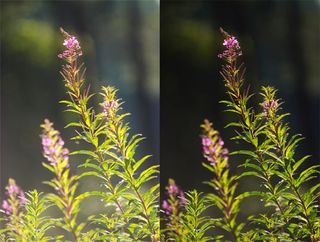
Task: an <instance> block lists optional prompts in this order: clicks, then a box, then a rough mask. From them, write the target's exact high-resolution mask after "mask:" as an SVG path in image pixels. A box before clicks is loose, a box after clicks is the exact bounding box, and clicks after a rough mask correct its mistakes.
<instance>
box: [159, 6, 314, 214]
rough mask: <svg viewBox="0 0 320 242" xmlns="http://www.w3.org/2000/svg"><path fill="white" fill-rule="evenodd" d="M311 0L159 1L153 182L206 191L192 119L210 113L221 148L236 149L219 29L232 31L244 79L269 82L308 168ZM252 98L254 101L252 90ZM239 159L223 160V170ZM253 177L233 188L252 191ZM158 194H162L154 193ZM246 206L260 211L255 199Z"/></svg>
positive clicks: (311, 111) (310, 144)
mask: <svg viewBox="0 0 320 242" xmlns="http://www.w3.org/2000/svg"><path fill="white" fill-rule="evenodd" d="M319 6H320V3H319V1H161V9H160V12H161V15H160V26H161V35H160V49H161V51H160V66H161V72H160V73H161V82H160V89H161V114H160V123H161V136H160V140H161V184H162V191H163V190H164V187H165V184H167V182H168V178H169V177H172V178H174V179H175V180H176V183H177V184H179V185H180V186H181V187H182V189H184V190H190V189H193V188H199V189H201V190H202V191H209V190H210V188H209V187H208V186H207V185H204V184H203V183H202V182H203V181H206V180H209V179H210V176H211V175H210V173H209V172H208V171H207V170H206V169H205V168H203V167H202V165H201V163H202V162H204V161H205V159H204V158H203V157H202V154H201V144H200V137H199V135H200V133H201V129H200V124H201V123H202V122H203V120H204V119H205V118H208V119H210V120H211V121H212V122H213V124H214V127H215V129H218V130H219V131H220V133H221V135H222V138H223V139H224V141H225V145H226V147H228V149H229V150H231V151H232V150H235V149H241V147H242V146H241V145H240V144H235V143H234V142H232V141H230V140H229V139H230V138H231V137H232V136H233V135H234V132H233V129H232V128H227V129H224V126H225V125H226V124H227V123H228V122H230V121H231V120H236V118H237V117H236V116H233V115H231V114H229V113H225V112H223V111H224V110H225V106H224V105H223V104H219V101H220V100H222V99H226V98H227V95H226V94H225V88H224V83H223V81H222V78H221V77H220V75H219V70H220V69H221V65H222V64H223V62H222V61H221V60H220V59H219V58H218V57H217V55H218V54H219V53H221V52H222V51H223V46H222V43H223V37H222V35H221V34H220V32H219V27H223V28H224V29H225V30H226V31H228V32H229V33H230V34H232V35H235V36H236V37H237V38H238V40H239V42H240V45H241V46H242V50H243V57H242V58H241V59H242V60H243V61H244V63H245V65H246V67H247V72H246V83H247V84H249V85H250V86H251V90H252V91H256V92H259V90H260V87H261V85H272V86H275V87H276V88H277V89H278V90H279V92H278V96H279V97H281V98H282V99H283V100H284V101H285V103H284V105H283V108H284V109H285V111H286V112H289V113H291V116H289V117H288V118H287V119H286V120H287V121H288V122H289V123H290V127H291V134H295V133H301V134H303V136H304V137H306V139H305V140H304V141H303V142H301V145H300V147H299V149H298V153H297V157H301V156H302V155H304V154H311V155H312V158H311V159H309V161H308V164H307V165H308V166H310V165H312V164H316V163H318V162H319V158H320V150H319V147H320V139H319V137H320V129H319V121H320V103H319V100H320V80H319V78H320V69H319V63H320V62H319V54H320V51H319V43H320V28H319V19H320V18H319V17H320V16H319ZM253 102H256V103H258V102H261V99H260V97H259V95H257V96H256V97H254V98H253ZM241 162H243V160H239V159H237V160H235V159H231V161H230V163H231V168H232V169H233V172H236V171H237V169H236V167H237V166H238V165H239V164H241ZM257 181H258V180H257V179H254V178H251V179H250V178H247V177H246V179H244V180H243V181H242V182H241V183H240V186H239V189H240V190H248V189H249V190H252V189H260V188H259V183H258V182H257ZM163 195H164V193H162V196H163ZM246 205H250V206H246V209H245V210H246V212H248V213H250V214H252V213H254V212H257V211H258V210H259V209H261V206H260V204H259V201H258V200H257V199H254V200H250V201H248V202H247V203H246Z"/></svg>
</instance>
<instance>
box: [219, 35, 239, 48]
mask: <svg viewBox="0 0 320 242" xmlns="http://www.w3.org/2000/svg"><path fill="white" fill-rule="evenodd" d="M223 45H224V46H225V47H226V48H227V49H238V50H240V45H239V42H238V40H237V39H236V38H235V37H234V36H230V37H229V38H227V39H225V40H224V41H223Z"/></svg>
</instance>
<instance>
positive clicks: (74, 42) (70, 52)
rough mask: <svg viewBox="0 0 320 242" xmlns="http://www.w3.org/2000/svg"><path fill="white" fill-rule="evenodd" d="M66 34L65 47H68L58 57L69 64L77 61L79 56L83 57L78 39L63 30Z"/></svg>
mask: <svg viewBox="0 0 320 242" xmlns="http://www.w3.org/2000/svg"><path fill="white" fill-rule="evenodd" d="M61 31H62V33H63V34H64V37H65V39H64V41H63V46H65V47H66V50H64V51H63V52H62V53H61V54H59V55H58V57H59V58H61V59H65V60H66V61H68V62H69V63H71V62H73V61H75V59H77V58H78V57H79V56H82V50H81V46H80V43H79V41H78V39H77V38H76V37H75V36H72V35H70V34H69V33H67V32H66V31H64V30H61Z"/></svg>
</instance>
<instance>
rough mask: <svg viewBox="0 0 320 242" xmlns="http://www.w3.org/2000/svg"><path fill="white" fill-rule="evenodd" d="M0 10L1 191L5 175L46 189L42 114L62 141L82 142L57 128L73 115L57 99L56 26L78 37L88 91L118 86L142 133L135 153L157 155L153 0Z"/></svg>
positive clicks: (9, 4)
mask: <svg viewBox="0 0 320 242" xmlns="http://www.w3.org/2000/svg"><path fill="white" fill-rule="evenodd" d="M0 16H1V17H0V19H1V160H0V165H1V166H0V169H1V172H0V181H1V183H0V187H1V194H2V195H3V194H4V187H5V185H6V184H7V181H8V178H9V177H13V178H14V179H16V181H17V183H18V184H19V185H20V186H21V187H22V188H23V189H24V190H29V189H34V188H37V189H39V190H42V191H47V190H50V188H49V187H48V186H46V185H44V184H42V183H41V182H42V181H44V180H48V179H50V177H51V174H49V172H48V171H47V170H46V169H45V168H43V167H42V165H41V162H43V161H45V159H44V158H43V157H42V147H41V142H40V141H41V140H40V133H41V129H40V124H41V123H42V122H43V120H44V118H49V119H50V120H51V121H52V122H54V124H55V128H56V129H58V130H60V131H61V134H62V137H63V138H64V139H65V140H66V147H68V148H69V149H70V150H71V151H73V150H75V149H78V148H79V147H80V146H79V145H77V144H74V142H73V141H68V139H69V138H70V137H72V136H73V135H74V134H75V133H74V131H73V130H72V129H71V128H70V129H64V128H63V127H64V126H65V125H66V124H67V123H68V122H69V121H70V120H72V119H73V118H74V117H73V116H71V115H70V114H69V113H65V112H63V110H64V109H65V108H64V105H62V104H59V103H58V102H59V101H60V100H62V99H64V98H65V97H66V94H65V88H64V83H63V81H62V78H61V76H60V74H59V70H60V68H61V65H62V64H63V61H62V60H60V59H59V58H58V57H57V55H58V54H59V53H61V52H62V50H63V46H62V43H63V36H62V35H61V33H60V31H59V27H60V26H61V27H63V28H64V29H65V30H66V31H68V32H69V33H70V34H73V35H76V36H77V37H78V38H79V41H80V44H81V46H82V48H83V52H84V55H83V56H82V58H81V59H82V60H83V61H84V62H85V65H86V66H87V75H86V76H87V83H90V84H91V87H92V90H93V91H95V92H98V91H100V86H101V85H114V86H115V87H117V88H119V89H120V91H119V97H121V98H122V99H123V100H124V101H125V104H124V109H125V110H126V111H127V112H130V113H131V114H132V115H131V116H130V117H129V121H130V123H131V126H132V133H141V134H143V135H144V136H145V137H147V139H146V141H144V142H142V143H141V147H140V149H139V152H140V154H146V153H147V154H152V155H153V158H152V162H153V163H158V162H159V142H160V141H159V2H158V1H156V0H148V1H1V14H0ZM96 105H97V103H96ZM97 108H101V107H98V106H97ZM138 155H139V154H138ZM71 162H72V164H73V166H74V165H75V163H76V162H77V160H75V159H74V158H73V159H72V160H71ZM93 186H96V183H93ZM92 206H94V204H93V205H92Z"/></svg>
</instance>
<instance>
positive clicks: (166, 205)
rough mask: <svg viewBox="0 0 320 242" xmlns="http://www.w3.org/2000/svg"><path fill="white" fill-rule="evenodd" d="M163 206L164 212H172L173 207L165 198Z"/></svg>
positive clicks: (168, 213)
mask: <svg viewBox="0 0 320 242" xmlns="http://www.w3.org/2000/svg"><path fill="white" fill-rule="evenodd" d="M162 208H163V209H164V212H165V214H166V215H170V214H171V212H172V208H171V206H170V204H169V203H168V201H167V200H164V201H163V202H162Z"/></svg>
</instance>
